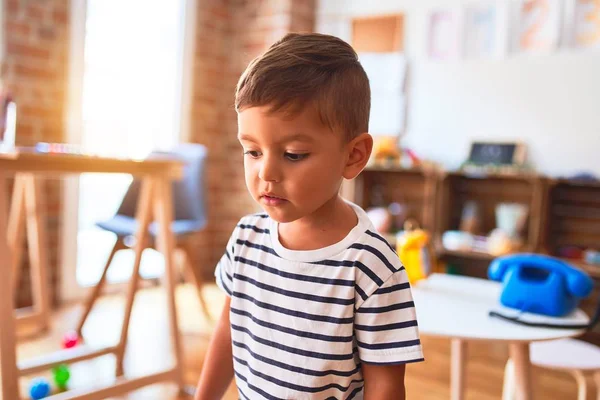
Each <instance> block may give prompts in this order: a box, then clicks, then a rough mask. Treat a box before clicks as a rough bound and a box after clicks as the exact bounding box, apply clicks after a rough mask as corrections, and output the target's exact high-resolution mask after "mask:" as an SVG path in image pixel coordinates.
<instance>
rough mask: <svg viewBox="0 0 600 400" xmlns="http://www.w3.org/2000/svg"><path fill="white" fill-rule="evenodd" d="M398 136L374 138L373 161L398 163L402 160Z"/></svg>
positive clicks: (375, 162) (376, 162)
mask: <svg viewBox="0 0 600 400" xmlns="http://www.w3.org/2000/svg"><path fill="white" fill-rule="evenodd" d="M397 142H398V138H397V137H395V136H378V137H375V138H374V140H373V152H372V159H371V162H372V163H374V164H397V163H398V162H399V161H400V155H401V154H400V149H399V148H398V144H397Z"/></svg>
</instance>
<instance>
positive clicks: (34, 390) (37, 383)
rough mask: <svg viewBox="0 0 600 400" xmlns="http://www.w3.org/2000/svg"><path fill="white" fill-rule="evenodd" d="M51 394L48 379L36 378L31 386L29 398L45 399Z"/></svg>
mask: <svg viewBox="0 0 600 400" xmlns="http://www.w3.org/2000/svg"><path fill="white" fill-rule="evenodd" d="M49 394H50V383H48V380H47V379H46V378H35V379H34V380H33V381H31V385H29V396H30V397H31V399H32V400H39V399H43V398H44V397H48V395H49Z"/></svg>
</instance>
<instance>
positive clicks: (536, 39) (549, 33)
mask: <svg viewBox="0 0 600 400" xmlns="http://www.w3.org/2000/svg"><path fill="white" fill-rule="evenodd" d="M561 6H562V3H561V1H560V0H523V1H522V2H521V3H519V12H518V18H519V24H518V31H517V33H518V36H517V43H516V46H517V49H519V50H520V51H522V52H549V51H552V50H554V49H555V48H556V47H557V45H558V43H559V39H560V30H561V29H560V28H561Z"/></svg>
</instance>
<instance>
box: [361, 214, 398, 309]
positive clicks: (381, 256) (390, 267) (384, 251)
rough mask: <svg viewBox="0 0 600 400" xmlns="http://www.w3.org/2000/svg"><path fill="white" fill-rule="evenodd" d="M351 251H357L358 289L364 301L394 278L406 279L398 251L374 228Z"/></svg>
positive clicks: (371, 227) (368, 230) (362, 236)
mask: <svg viewBox="0 0 600 400" xmlns="http://www.w3.org/2000/svg"><path fill="white" fill-rule="evenodd" d="M350 249H353V250H355V251H354V252H353V253H352V258H353V260H354V263H353V264H354V267H355V268H356V269H357V271H356V275H355V276H356V288H357V291H358V292H359V295H360V297H361V298H362V300H363V301H364V300H366V299H367V298H369V297H371V295H372V294H374V293H375V292H376V291H377V290H379V289H381V288H383V287H385V286H386V284H387V283H388V281H390V280H391V278H392V277H393V276H396V279H395V280H404V279H405V278H406V277H405V275H406V274H405V272H404V266H403V265H402V262H401V261H400V257H399V256H398V254H397V253H396V250H395V249H394V248H393V247H392V246H391V244H390V243H389V242H388V241H387V240H386V239H385V238H384V237H383V236H382V235H381V234H380V233H379V232H377V230H376V229H375V228H374V227H373V226H370V227H369V229H367V230H365V232H364V234H363V235H361V236H360V238H359V239H358V240H357V241H356V242H355V243H354V244H352V245H351V246H350ZM402 275H404V276H402Z"/></svg>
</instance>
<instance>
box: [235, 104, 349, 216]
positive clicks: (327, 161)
mask: <svg viewBox="0 0 600 400" xmlns="http://www.w3.org/2000/svg"><path fill="white" fill-rule="evenodd" d="M238 139H239V140H240V143H241V144H242V147H243V149H244V171H245V176H246V185H247V186H248V190H249V191H250V194H251V195H252V197H253V198H254V200H256V201H257V202H258V203H259V204H260V205H261V206H262V207H263V208H264V210H265V211H266V212H267V213H268V214H269V216H270V217H271V218H273V219H274V220H276V221H278V222H281V223H286V222H292V221H295V220H297V219H300V218H303V217H307V216H310V215H313V214H314V213H315V212H316V211H318V210H319V209H320V208H321V207H322V206H323V205H324V204H325V203H326V202H328V201H329V200H332V199H333V198H335V197H336V196H337V194H338V191H339V187H340V185H341V182H342V176H343V172H344V167H345V165H346V162H347V160H348V155H347V150H346V146H345V142H344V140H343V139H342V137H341V135H340V134H336V133H333V132H331V131H330V130H329V129H328V128H327V127H325V126H323V124H322V123H321V121H320V119H319V118H318V116H317V114H316V112H315V111H314V110H313V109H312V108H310V107H305V109H304V110H303V111H302V112H300V113H298V114H296V115H294V116H291V117H290V116H289V115H287V114H284V113H281V112H277V113H270V112H269V107H268V106H263V107H250V108H247V109H244V110H243V111H241V112H240V113H239V114H238Z"/></svg>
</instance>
